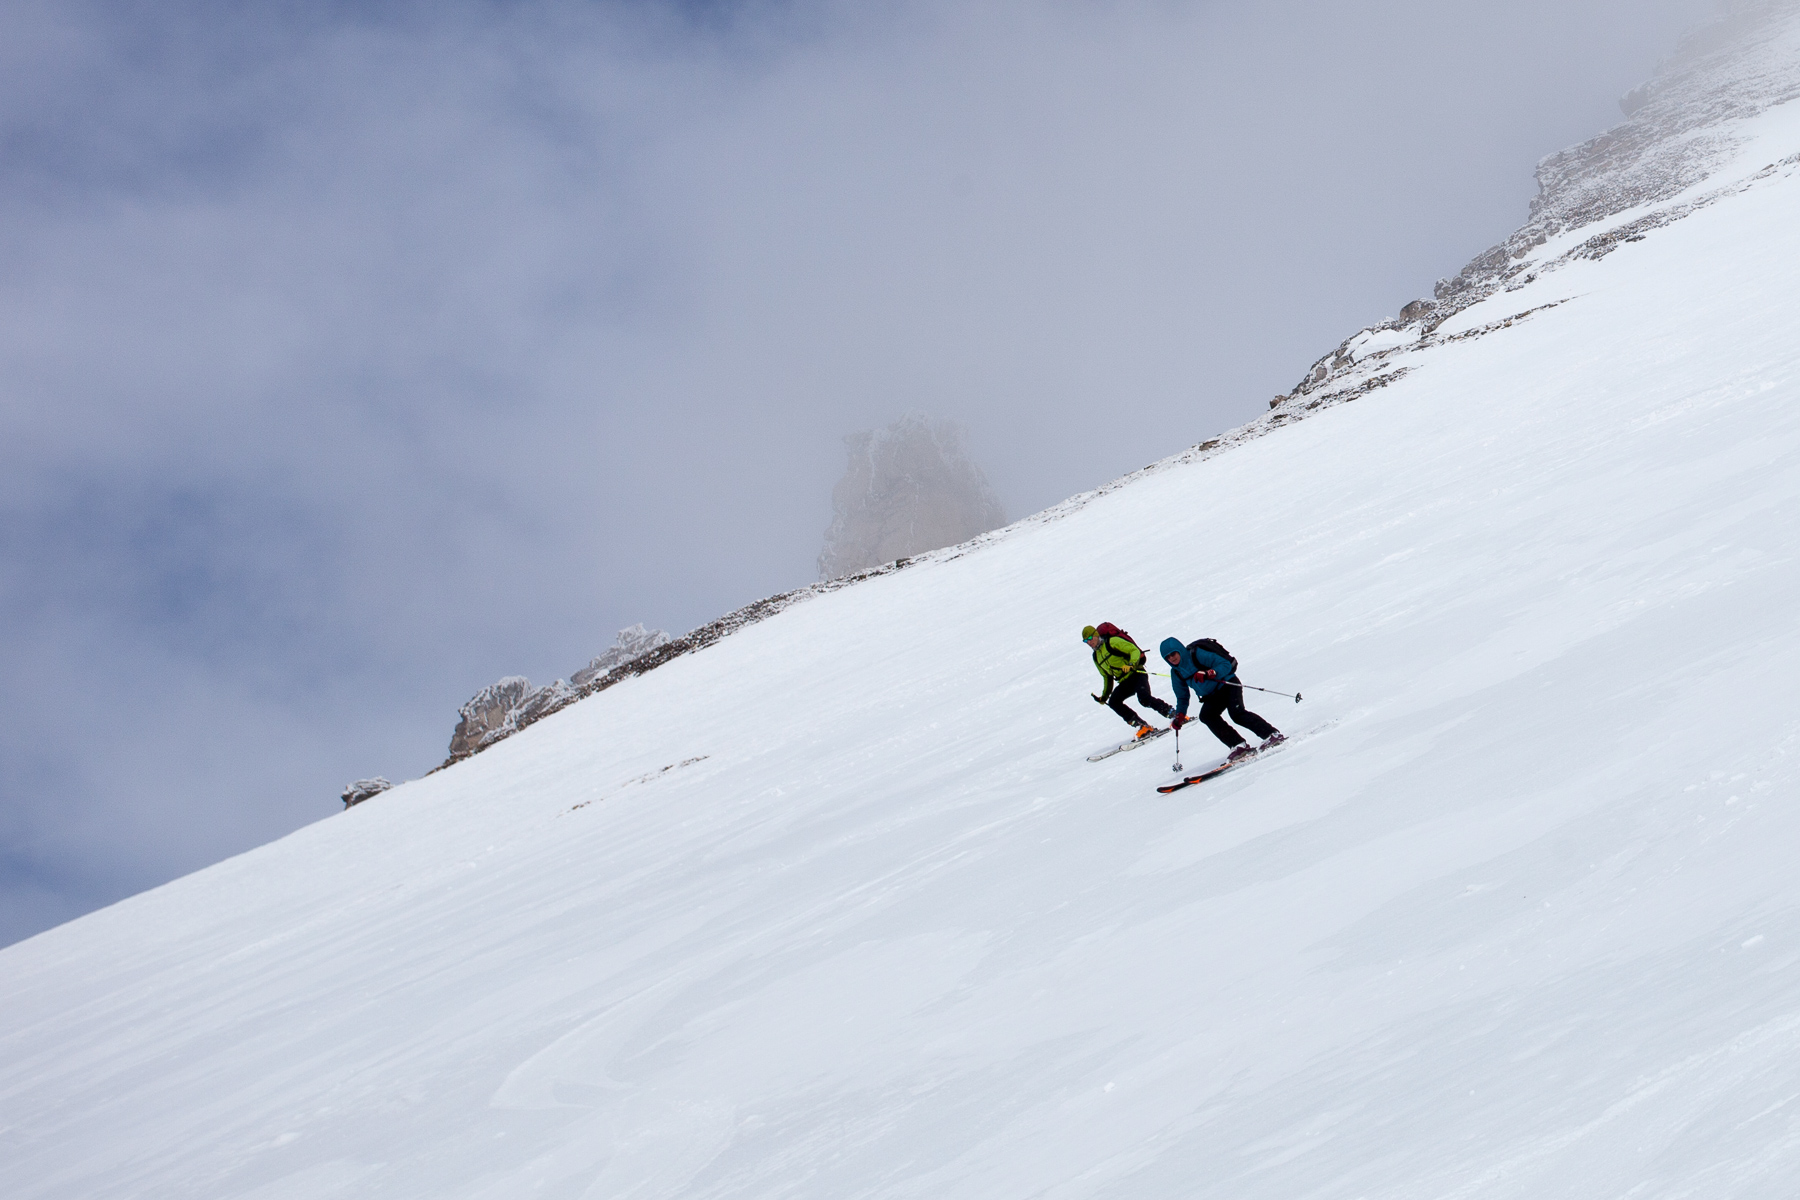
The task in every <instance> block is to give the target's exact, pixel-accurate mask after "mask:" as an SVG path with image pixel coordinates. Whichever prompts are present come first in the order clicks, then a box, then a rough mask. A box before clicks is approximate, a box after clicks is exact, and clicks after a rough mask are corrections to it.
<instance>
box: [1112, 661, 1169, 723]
mask: <svg viewBox="0 0 1800 1200" xmlns="http://www.w3.org/2000/svg"><path fill="white" fill-rule="evenodd" d="M1127 700H1136V701H1137V702H1138V703H1139V704H1141V705H1143V706H1144V707H1145V708H1153V709H1155V710H1156V711H1157V712H1159V713H1161V714H1162V715H1163V716H1165V717H1166V716H1168V715H1169V714H1170V713H1172V712H1174V711H1175V710H1174V709H1172V708H1170V707H1169V706H1168V705H1167V704H1165V703H1163V702H1162V701H1161V700H1158V699H1157V698H1156V697H1155V696H1152V695H1151V694H1150V677H1149V676H1148V675H1146V674H1144V673H1143V672H1142V671H1133V672H1132V673H1131V674H1129V675H1127V676H1126V677H1125V678H1123V679H1120V680H1118V681H1116V682H1115V683H1114V684H1113V689H1112V697H1111V698H1110V699H1108V700H1107V702H1106V707H1108V708H1110V709H1112V710H1113V711H1114V712H1116V713H1118V714H1119V716H1120V717H1121V718H1122V719H1123V720H1124V722H1125V723H1126V724H1127V725H1130V726H1132V727H1133V728H1136V727H1137V726H1139V725H1145V724H1148V722H1147V721H1145V720H1144V718H1142V717H1140V716H1138V715H1137V714H1136V713H1135V712H1132V711H1131V710H1130V709H1129V708H1127V707H1125V702H1126V701H1127Z"/></svg>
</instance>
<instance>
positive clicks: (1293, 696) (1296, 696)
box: [1150, 671, 1300, 704]
mask: <svg viewBox="0 0 1800 1200" xmlns="http://www.w3.org/2000/svg"><path fill="white" fill-rule="evenodd" d="M1150 674H1152V675H1154V676H1156V677H1157V678H1158V679H1167V678H1168V677H1169V673H1168V672H1167V671H1152V672H1150ZM1233 682H1236V683H1237V685H1238V686H1239V687H1246V688H1249V689H1250V690H1251V691H1253V692H1267V693H1269V695H1271V696H1285V697H1287V698H1288V699H1289V700H1292V701H1293V702H1294V703H1295V704H1298V703H1300V693H1299V692H1278V691H1276V690H1275V689H1274V688H1259V687H1257V686H1256V685H1255V684H1254V683H1245V682H1244V681H1243V680H1241V679H1240V680H1235V681H1233Z"/></svg>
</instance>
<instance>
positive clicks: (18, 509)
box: [0, 0, 1707, 942]
mask: <svg viewBox="0 0 1800 1200" xmlns="http://www.w3.org/2000/svg"><path fill="white" fill-rule="evenodd" d="M1706 8H1707V6H1706V5H1705V4H1704V3H1701V2H1699V0H1682V2H1678V0H1667V2H1661V0H1651V2H1649V3H1632V4H1627V3H1622V2H1621V3H1603V2H1600V0H1590V2H1588V3H1583V4H1575V5H1569V4H1552V3H1548V2H1537V0H1527V2H1524V3H1510V4H1499V3H1493V4H1469V5H1455V6H1444V5H1441V4H1428V3H1423V2H1419V3H1410V2H1400V0H1381V2H1371V3H1366V4H1350V5H1345V4H1327V3H1322V2H1320V3H1256V4H1252V3H1211V4H1206V3H1182V2H1177V0H1157V2H1150V0H1143V2H1132V0H1112V2H1107V3H1073V2H1051V3H1042V4H1013V3H995V4H983V5H967V4H950V3H930V2H923V0H920V2H912V0H895V2H893V3H886V4H862V5H851V4H832V3H823V2H821V3H805V2H801V0H793V2H791V3H784V4H750V5H733V4H724V3H715V4H695V5H671V6H661V5H657V4H652V3H632V4H575V3H517V4H473V3H460V4H459V3H446V4H435V5H380V6H369V5H349V4H345V5H338V6H335V7H329V8H318V7H313V8H311V9H308V10H306V11H305V13H304V15H300V14H298V13H297V12H296V11H292V10H289V9H287V8H285V7H283V6H247V7H246V6H226V5H181V4H156V5H149V4H136V5H134V4H98V3H89V4H82V3H49V2H44V3H31V2H24V3H16V4H12V5H8V6H7V7H6V8H5V10H4V11H3V12H0V317H3V319H0V363H3V366H4V369H3V370H0V648H3V650H4V654H5V662H6V664H7V669H6V670H5V672H4V673H0V708H3V710H4V711H3V712H0V718H3V719H0V804H3V808H0V942H4V941H10V940H14V939H16V938H19V937H23V936H28V935H29V934H31V933H33V932H35V931H37V930H39V929H42V928H45V927H48V926H49V925H52V924H55V923H58V922H60V921H63V920H67V919H69V918H71V917H74V916H76V915H79V914H80V913H82V912H84V911H87V910H89V909H91V908H93V907H95V906H98V905H102V904H105V903H108V902H110V901H112V900H115V899H118V898H119V897H121V896H124V895H128V894H130V893H132V892H134V891H137V890H140V889H142V888H144V887H148V886H153V885H155V884H156V883H159V882H161V881H164V880H166V879H169V878H172V877H174V876H175V875H178V874H181V873H184V872H186V871H189V870H192V869H195V868H197V867H199V866H202V865H204V864H206V863H208V862H212V861H216V860H217V859H218V858H220V857H222V856H225V855H228V854H231V853H235V852H237V851H240V850H243V849H246V848H248V847H250V846H253V845H256V844H258V843H260V842H262V841H265V840H267V839H269V838H271V837H275V836H279V835H280V834H282V833H284V832H286V831H288V830H291V829H293V828H295V827H297V826H299V825H301V824H304V823H306V822H309V821H312V820H317V819H322V818H327V817H329V816H330V814H331V813H332V812H334V811H336V810H337V808H338V801H337V799H336V792H337V790H338V789H339V788H340V787H341V786H342V785H343V784H344V783H345V782H347V781H348V780H350V779H353V778H356V777H358V776H362V775H370V774H376V773H382V774H386V775H388V776H390V777H391V778H395V779H399V778H404V777H409V776H414V775H417V774H419V773H421V772H422V771H424V770H426V769H428V768H429V767H431V766H433V765H435V763H436V762H437V761H438V760H439V759H440V758H441V756H442V754H443V751H444V746H445V744H446V743H447V741H448V737H449V733H450V728H451V726H452V724H453V723H454V714H455V709H456V706H457V705H458V704H459V703H460V702H461V701H463V700H464V699H466V698H467V697H468V696H469V695H470V694H471V693H472V692H474V691H475V690H476V689H477V688H479V687H480V686H482V685H483V684H486V683H489V682H492V681H493V680H494V679H496V678H498V677H499V676H501V675H505V674H511V673H524V674H529V675H531V676H532V677H533V678H534V679H549V678H551V677H554V676H556V675H566V674H568V673H569V672H571V671H572V670H574V669H575V668H577V667H578V666H580V665H581V664H582V663H584V662H585V661H586V660H587V658H588V657H590V656H591V655H592V654H594V653H596V652H598V651H599V650H600V649H602V648H603V647H604V646H605V645H606V644H607V643H608V642H609V641H610V638H611V635H612V632H613V631H614V630H615V629H617V628H619V627H621V626H623V625H626V624H629V623H631V622H633V621H639V620H642V621H646V622H648V623H650V624H651V625H653V626H661V627H664V628H667V629H670V630H677V631H678V630H681V629H684V628H688V627H691V626H692V625H695V624H697V623H699V622H701V621H704V620H706V619H708V618H710V617H712V616H714V615H717V614H718V613H720V612H722V611H725V610H727V609H729V608H731V607H734V606H736V605H738V604H741V603H744V602H746V601H748V600H750V599H753V598H755V597H757V596H761V595H765V594H769V593H772V592H775V591H779V590H783V589H785V588H789V587H793V586H796V585H798V584H801V583H804V582H807V581H808V580H809V579H810V578H811V574H812V565H813V561H814V558H815V556H816V555H817V553H818V549H819V544H820V539H821V536H822V534H823V531H824V528H825V526H826V524H827V523H828V520H829V517H830V499H829V497H830V488H831V485H832V483H833V482H834V481H835V479H836V477H837V475H838V474H839V473H840V472H841V470H842V466H843V464H842V454H843V449H842V443H841V439H842V437H843V436H844V435H845V434H846V433H850V432H852V431H855V430H857V429H863V428H868V427H871V426H873V425H877V424H884V423H886V422H888V421H890V420H892V419H893V418H894V417H895V416H897V415H899V414H900V413H901V412H904V411H908V410H923V411H926V412H929V413H932V414H934V415H938V416H947V417H954V418H957V419H959V420H961V421H962V422H963V423H964V424H965V426H966V427H967V429H968V444H969V447H970V449H971V452H972V454H973V455H974V457H975V458H976V459H977V461H979V462H980V463H981V464H982V466H983V467H984V468H985V470H986V471H987V473H988V475H989V476H990V478H991V479H992V480H993V482H994V483H995V485H996V488H997V490H998V491H999V493H1000V495H1001V497H1002V499H1003V501H1004V502H1005V503H1006V505H1007V507H1008V511H1009V512H1010V513H1012V514H1014V515H1021V514H1023V513H1026V512H1029V511H1032V510H1034V509H1036V508H1038V507H1041V506H1043V505H1045V504H1048V503H1052V502H1054V501H1055V500H1057V499H1060V498H1061V497H1063V496H1065V495H1067V494H1070V493H1072V492H1074V491H1077V490H1080V489H1083V488H1086V487H1090V486H1093V485H1095V484H1097V483H1100V482H1103V481H1104V480H1106V479H1108V478H1111V477H1114V476H1116V475H1118V474H1120V473H1121V472H1123V471H1126V470H1129V469H1131V468H1133V467H1136V466H1139V465H1142V464H1143V463H1145V462H1148V461H1151V460H1152V459H1155V458H1158V457H1161V456H1162V455H1164V454H1167V453H1170V452H1172V451H1174V450H1176V449H1178V448H1180V447H1181V446H1183V445H1187V444H1191V443H1192V442H1194V441H1197V440H1200V439H1202V438H1204V437H1206V436H1208V435H1210V434H1212V433H1215V432H1217V431H1218V430H1220V429H1223V428H1227V427H1229V426H1231V425H1234V424H1236V423H1238V422H1240V421H1242V420H1244V419H1247V418H1248V417H1250V416H1252V415H1254V414H1255V413H1256V412H1258V411H1260V410H1261V409H1262V408H1263V406H1264V405H1265V404H1266V402H1267V400H1268V398H1269V397H1270V396H1271V395H1274V394H1275V393H1276V392H1279V391H1283V390H1285V389H1286V388H1287V387H1288V386H1290V385H1291V384H1292V383H1293V382H1294V381H1295V380H1296V379H1297V378H1298V376H1299V375H1300V373H1301V371H1302V370H1303V369H1304V368H1305V367H1306V365H1307V364H1308V363H1310V361H1311V360H1312V359H1313V358H1314V357H1316V356H1317V355H1318V354H1319V353H1322V352H1323V351H1324V350H1325V349H1327V348H1328V347H1329V346H1330V345H1332V344H1334V343H1335V342H1336V341H1337V340H1338V339H1339V338H1341V337H1342V336H1344V335H1345V334H1347V333H1349V332H1351V331H1352V330H1354V329H1355V328H1357V327H1359V326H1360V325H1362V324H1364V323H1366V322H1368V321H1371V320H1375V319H1378V318H1379V317H1381V316H1384V315H1387V314H1389V313H1392V312H1394V311H1396V310H1397V309H1398V308H1399V307H1400V305H1402V304H1404V303H1405V302H1406V301H1407V300H1410V299H1412V298H1414V297H1415V296H1419V295H1424V294H1428V293H1429V291H1430V289H1431V284H1432V281H1433V280H1434V279H1435V278H1436V277H1437V276H1439V275H1445V274H1450V273H1453V272H1454V271H1455V270H1456V269H1458V268H1459V267H1460V266H1461V264H1462V263H1463V262H1464V261H1465V260H1467V259H1468V258H1469V257H1470V256H1471V255H1473V254H1474V253H1477V252H1479V251H1480V250H1481V249H1483V248H1484V247H1486V246H1487V245H1489V244H1491V243H1492V242H1494V241H1496V240H1498V239H1499V238H1500V237H1502V236H1504V234H1505V233H1507V232H1508V231H1509V230H1510V229H1511V228H1512V227H1513V226H1514V225H1516V224H1518V223H1519V221H1520V220H1521V219H1522V217H1523V215H1524V212H1525V206H1526V203H1527V202H1528V200H1529V198H1530V196H1531V194H1532V192H1533V190H1534V187H1533V183H1532V178H1531V167H1532V165H1533V163H1534V162H1535V160H1536V159H1537V158H1538V157H1540V156H1541V155H1543V154H1546V153H1549V152H1550V151H1553V150H1556V149H1558V148H1560V147H1562V146H1564V145H1566V144H1569V143H1571V142H1574V141H1578V140H1581V139H1582V138H1585V137H1587V136H1590V135H1591V134H1593V133H1596V132H1598V131H1599V130H1601V129H1603V128H1604V127H1606V126H1607V125H1609V124H1612V123H1614V122H1615V121H1616V120H1617V119H1618V117H1619V114H1618V110H1617V107H1616V104H1615V100H1616V98H1617V97H1618V96H1619V95H1620V94H1621V93H1623V92H1624V91H1625V90H1626V89H1628V88H1629V87H1631V86H1633V85H1634V84H1636V83H1638V82H1640V81H1641V80H1642V79H1643V78H1644V77H1645V76H1647V75H1648V74H1649V72H1650V71H1651V70H1652V68H1653V66H1654V64H1655V62H1656V60H1657V59H1658V58H1659V57H1660V56H1661V55H1662V54H1664V53H1666V52H1667V51H1668V50H1669V49H1670V48H1671V47H1672V45H1673V43H1674V40H1675V37H1676V35H1677V34H1678V33H1679V31H1680V30H1681V29H1682V28H1684V27H1685V26H1686V25H1687V24H1688V23H1689V22H1690V21H1691V20H1693V19H1694V18H1696V17H1697V16H1699V15H1701V14H1702V13H1703V12H1704V11H1705V10H1706ZM1003 636H1004V631H996V637H1003ZM695 712H696V719H724V718H725V717H726V716H727V715H726V714H713V713H709V711H708V708H707V701H706V698H705V697H704V696H697V697H696V698H695Z"/></svg>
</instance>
